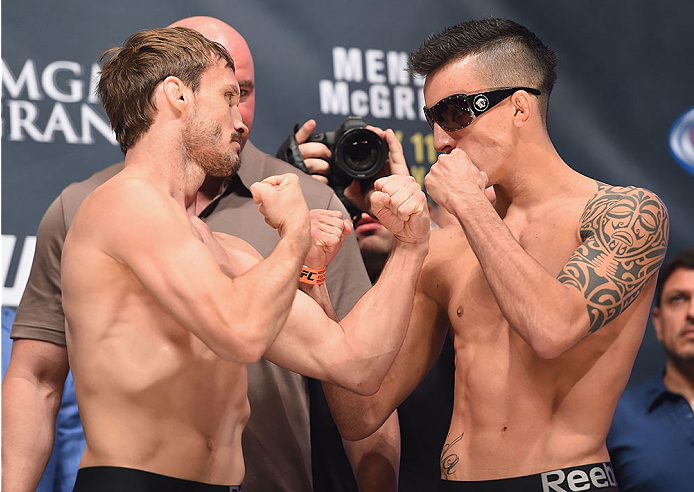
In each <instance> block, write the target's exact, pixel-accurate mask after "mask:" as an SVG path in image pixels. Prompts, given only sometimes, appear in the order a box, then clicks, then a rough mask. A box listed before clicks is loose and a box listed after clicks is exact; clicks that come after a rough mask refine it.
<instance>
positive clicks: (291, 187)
mask: <svg viewBox="0 0 694 492" xmlns="http://www.w3.org/2000/svg"><path fill="white" fill-rule="evenodd" d="M251 193H252V194H253V201H254V202H255V203H259V204H260V213H261V214H263V215H264V216H265V222H266V223H267V224H268V225H270V227H273V228H275V229H277V232H279V234H280V236H282V237H284V235H285V234H286V233H288V232H295V233H299V234H301V233H303V234H306V235H307V236H308V233H309V230H310V220H309V213H308V206H307V205H306V201H305V200H304V195H303V194H302V193H301V187H300V186H299V177H298V176H297V175H296V174H292V173H287V174H282V175H280V176H269V177H267V178H265V179H264V180H262V181H259V182H257V183H253V184H252V185H251Z"/></svg>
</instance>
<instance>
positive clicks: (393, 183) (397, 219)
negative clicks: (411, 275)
mask: <svg viewBox="0 0 694 492" xmlns="http://www.w3.org/2000/svg"><path fill="white" fill-rule="evenodd" d="M371 210H372V211H373V213H374V214H375V215H376V217H378V220H379V221H380V222H381V224H383V226H384V227H386V228H387V229H388V230H389V231H390V232H392V233H393V234H394V235H395V238H396V239H397V240H398V241H400V242H403V243H422V242H425V241H428V239H429V229H430V221H429V209H428V207H427V200H426V197H425V196H424V192H423V191H422V188H421V186H419V184H417V182H416V181H415V179H414V178H413V177H412V176H397V175H392V176H387V177H385V178H381V179H379V180H377V181H376V182H375V183H374V192H373V194H372V195H371Z"/></svg>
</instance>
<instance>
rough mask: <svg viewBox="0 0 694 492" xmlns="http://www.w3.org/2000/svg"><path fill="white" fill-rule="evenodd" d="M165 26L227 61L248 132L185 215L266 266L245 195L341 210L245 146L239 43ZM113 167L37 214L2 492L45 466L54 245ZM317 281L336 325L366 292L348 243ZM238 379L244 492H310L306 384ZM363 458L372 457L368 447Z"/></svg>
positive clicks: (54, 407)
mask: <svg viewBox="0 0 694 492" xmlns="http://www.w3.org/2000/svg"><path fill="white" fill-rule="evenodd" d="M172 26H185V27H190V28H192V29H195V30H197V31H198V32H201V33H202V34H203V35H205V36H207V37H208V38H210V39H212V40H214V41H217V42H220V44H222V45H224V46H225V47H226V48H227V50H228V51H229V52H230V53H231V55H232V57H233V58H234V62H235V66H236V78H237V80H238V83H239V88H240V101H239V106H238V107H239V111H240V113H241V118H242V121H243V123H244V125H245V126H246V127H247V128H248V132H244V133H243V134H242V135H241V140H240V143H241V146H242V151H241V167H240V169H239V171H238V173H237V174H235V175H234V176H231V177H228V178H224V177H208V178H207V179H205V181H204V182H203V185H202V187H201V188H200V190H199V192H198V193H197V194H196V198H195V203H194V204H193V206H194V210H195V213H196V214H197V215H198V216H199V217H200V218H201V219H202V220H203V221H204V222H205V223H206V224H207V225H208V226H209V227H210V228H211V229H212V230H213V231H220V232H226V233H229V234H233V235H236V236H239V237H241V238H243V239H244V240H246V241H247V242H248V243H250V244H251V245H252V246H253V247H254V248H255V249H257V250H258V251H259V252H260V253H261V254H262V255H264V256H266V255H267V254H269V253H270V251H272V248H273V247H274V246H275V244H276V243H277V240H278V239H279V237H278V236H277V233H276V232H275V231H273V230H271V229H270V228H268V227H266V225H265V223H264V219H263V217H262V215H261V214H260V213H259V212H258V210H257V206H256V205H255V204H254V203H253V200H252V198H250V191H249V189H250V186H251V185H252V184H253V183H254V182H258V181H261V180H263V179H264V178H266V177H268V176H270V175H274V174H282V173H286V172H291V173H295V174H297V175H299V181H300V184H301V187H302V191H303V194H304V196H305V198H306V201H307V204H308V206H309V208H324V209H332V210H339V211H341V212H344V207H343V206H342V204H341V203H340V201H339V200H338V199H337V197H336V196H335V195H334V193H333V192H332V191H331V190H330V189H329V188H328V187H327V186H323V185H321V184H319V183H316V182H315V180H312V179H310V178H308V177H305V176H303V175H301V173H298V172H297V171H296V170H295V169H294V168H292V167H291V166H289V165H288V164H286V163H283V162H281V161H279V160H277V159H275V158H273V157H270V156H269V155H267V154H264V153H263V152H261V151H259V150H258V149H257V148H256V147H255V146H254V145H253V144H252V142H250V141H249V140H248V135H249V133H250V130H251V128H252V125H253V116H254V111H255V87H254V66H253V58H252V56H251V53H250V50H249V48H248V45H247V44H246V42H245V40H244V39H243V37H242V36H241V35H240V34H239V33H238V32H237V31H235V30H234V29H233V28H231V27H230V26H229V25H227V24H226V23H224V22H222V21H220V20H218V19H214V18H211V17H191V18H187V19H183V20H181V21H178V22H176V23H174V24H172ZM122 167H123V164H122V163H118V164H115V165H113V166H111V167H109V168H107V169H105V170H103V171H100V172H98V173H96V174H94V175H93V176H92V177H91V178H89V179H87V180H86V181H83V182H80V183H73V184H72V185H70V186H68V187H67V188H66V189H65V190H64V191H63V192H62V193H61V195H60V196H59V197H58V198H57V199H56V201H55V202H54V203H53V204H52V205H51V207H50V208H49V210H48V211H47V212H46V214H45V216H44V218H43V220H42V222H41V225H40V227H39V233H38V238H37V250H36V255H35V259H34V264H33V265H32V271H31V275H30V278H29V281H28V284H27V287H26V290H25V293H24V296H23V298H22V301H21V303H20V306H19V308H18V312H17V318H16V320H15V323H14V326H13V333H12V337H13V338H14V339H15V343H14V347H13V355H12V359H11V362H10V367H9V369H8V374H7V377H6V379H5V381H4V383H3V420H4V423H5V426H3V428H4V430H3V456H2V460H3V489H4V488H5V486H6V484H17V488H16V489H15V488H13V490H22V489H24V488H26V489H27V490H30V489H31V490H33V489H34V488H35V486H36V483H38V481H39V478H40V476H41V473H42V471H43V468H44V467H45V464H46V462H47V461H48V457H49V455H50V452H51V448H52V445H53V435H54V426H55V416H56V413H57V411H58V406H59V404H60V395H61V393H62V388H63V383H64V381H65V376H66V374H67V372H68V369H69V366H68V360H67V350H66V347H65V333H64V314H63V311H62V302H61V283H60V257H61V249H62V244H63V241H64V238H65V235H66V233H67V230H68V228H69V227H70V225H71V222H72V218H73V216H74V214H75V212H76V210H77V208H78V207H79V205H80V203H81V202H82V200H84V198H85V197H86V196H87V195H88V194H89V193H90V192H91V191H93V190H94V189H95V188H96V187H98V186H99V185H100V184H102V183H103V182H105V181H106V180H108V179H109V178H111V177H112V176H114V175H115V174H116V173H117V172H119V171H120V170H121V169H122ZM327 278H328V280H327V285H328V290H329V292H330V295H331V299H332V300H333V303H334V306H335V309H336V312H337V314H338V316H340V317H342V316H344V315H345V314H346V313H347V312H348V311H349V309H350V308H351V307H352V306H353V305H354V303H355V302H356V301H357V300H358V299H359V297H361V295H362V294H363V293H364V292H365V291H366V290H367V289H368V288H369V287H370V282H369V280H368V277H367V275H366V272H365V271H364V269H363V266H362V265H361V261H360V257H359V251H358V247H357V245H356V241H355V239H354V238H353V237H348V238H347V240H346V241H345V244H344V245H343V246H342V249H341V250H340V252H339V253H338V255H337V257H336V258H335V259H334V260H333V262H332V263H331V264H330V266H329V267H328V276H327ZM248 378H249V391H248V396H249V401H250V404H251V408H252V409H253V411H252V412H251V418H250V420H249V422H248V425H247V427H246V430H245V431H244V433H243V449H244V455H245V458H246V467H247V468H246V478H245V480H244V490H247V491H253V490H288V491H296V490H312V488H313V485H312V470H311V448H310V421H309V398H308V393H307V380H306V378H305V377H303V376H300V375H298V374H296V373H293V372H290V371H286V370H284V369H282V368H279V367H278V366H276V365H274V364H272V363H269V362H267V361H265V360H264V359H261V360H260V361H258V362H256V363H253V364H249V366H248ZM385 436H386V437H384V438H378V437H376V438H374V441H377V442H378V443H380V444H379V446H380V449H382V450H383V451H376V455H377V456H378V455H380V456H386V460H385V461H384V460H378V461H377V462H378V463H386V469H387V471H386V472H381V471H379V473H378V474H377V475H378V476H379V477H381V479H382V478H383V477H386V479H387V481H388V482H389V484H388V485H387V487H390V488H391V489H392V488H393V487H394V485H393V484H394V483H395V480H396V479H395V476H396V469H397V451H398V450H399V442H397V434H394V433H393V432H392V431H391V432H387V433H385ZM393 440H395V443H394V444H393V443H392V442H393ZM383 443H385V444H383ZM368 452H369V453H373V452H374V449H373V446H372V447H371V448H370V449H369V451H368ZM369 455H370V456H374V455H373V454H369ZM356 456H357V458H356V460H355V463H356V467H355V468H356V469H357V470H358V469H359V467H360V466H361V467H365V468H368V467H366V466H365V465H366V464H367V463H366V461H361V456H362V455H360V454H359V453H356ZM393 463H394V464H393ZM357 475H358V476H359V474H358V473H357ZM362 475H363V474H362ZM362 479H363V480H368V477H367V478H366V479H365V478H364V477H363V476H362ZM7 486H8V487H9V485H7ZM375 486H376V487H377V488H376V489H375V490H384V488H383V483H376V484H375Z"/></svg>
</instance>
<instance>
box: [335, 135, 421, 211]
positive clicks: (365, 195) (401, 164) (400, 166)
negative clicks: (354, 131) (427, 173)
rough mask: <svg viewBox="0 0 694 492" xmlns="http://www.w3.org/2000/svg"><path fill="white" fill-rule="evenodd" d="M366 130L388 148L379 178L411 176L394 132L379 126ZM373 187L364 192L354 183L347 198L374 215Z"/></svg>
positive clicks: (348, 190) (348, 191)
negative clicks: (372, 133) (372, 205)
mask: <svg viewBox="0 0 694 492" xmlns="http://www.w3.org/2000/svg"><path fill="white" fill-rule="evenodd" d="M366 128H368V129H369V130H371V131H372V132H374V133H376V135H378V136H379V137H381V140H383V141H384V142H385V143H386V145H387V146H388V158H387V159H386V163H385V165H384V166H383V169H382V170H381V172H380V173H378V176H376V177H377V178H382V177H385V176H391V175H395V176H409V175H410V170H409V169H408V167H407V161H405V154H404V153H403V150H402V144H401V143H400V141H399V140H398V139H397V138H396V137H395V133H394V132H393V130H391V129H390V128H388V129H387V130H382V129H381V128H378V127H377V126H372V125H368V126H367V127H366ZM373 191H374V190H373V186H370V187H369V188H367V189H365V190H362V187H361V183H360V182H359V181H357V180H354V181H352V183H351V184H350V185H349V186H348V187H347V188H345V192H344V193H345V197H346V198H347V199H348V200H349V201H350V202H352V203H353V204H354V205H356V206H357V207H358V208H359V209H360V210H363V211H365V212H368V213H370V214H371V215H373V211H372V210H371V200H370V197H371V194H372V193H373Z"/></svg>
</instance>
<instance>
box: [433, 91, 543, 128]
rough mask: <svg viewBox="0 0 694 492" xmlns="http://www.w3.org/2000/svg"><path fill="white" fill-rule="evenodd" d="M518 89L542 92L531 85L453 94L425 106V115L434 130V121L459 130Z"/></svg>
mask: <svg viewBox="0 0 694 492" xmlns="http://www.w3.org/2000/svg"><path fill="white" fill-rule="evenodd" d="M516 91H527V92H529V93H530V94H535V95H536V96H539V95H540V94H541V92H540V91H538V90H537V89H531V88H529V87H512V88H508V89H497V90H493V91H487V92H480V93H478V94H470V95H468V94H453V95H451V96H448V97H444V98H443V99H441V100H440V101H439V102H437V103H436V104H434V105H433V106H432V107H430V108H427V107H426V106H424V116H426V118H427V123H429V126H430V127H431V129H432V130H433V129H434V123H438V125H439V126H440V127H441V128H443V129H444V130H446V131H447V132H457V131H458V130H462V129H463V128H465V127H466V126H468V125H469V124H470V123H472V120H474V119H475V118H477V117H478V116H479V115H481V114H482V113H484V112H485V111H487V110H488V109H489V108H491V107H493V106H495V105H497V104H499V103H500V102H501V101H503V100H504V99H506V98H507V97H509V96H511V95H512V94H513V93H514V92H516Z"/></svg>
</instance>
